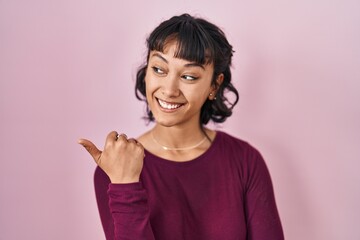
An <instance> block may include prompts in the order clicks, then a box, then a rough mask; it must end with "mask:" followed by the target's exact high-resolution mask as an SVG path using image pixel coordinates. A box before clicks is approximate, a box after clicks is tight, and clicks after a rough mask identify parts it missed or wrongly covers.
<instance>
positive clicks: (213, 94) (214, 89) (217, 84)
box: [209, 73, 224, 100]
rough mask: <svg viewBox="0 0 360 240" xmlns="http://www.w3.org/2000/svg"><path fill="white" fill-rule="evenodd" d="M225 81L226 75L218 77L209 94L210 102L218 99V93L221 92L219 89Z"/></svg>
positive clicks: (221, 74)
mask: <svg viewBox="0 0 360 240" xmlns="http://www.w3.org/2000/svg"><path fill="white" fill-rule="evenodd" d="M223 81H224V74H223V73H220V74H219V75H218V76H217V78H216V81H215V83H214V84H213V85H212V86H211V92H210V94H209V100H214V99H216V93H217V91H218V90H219V87H220V85H221V84H222V83H223Z"/></svg>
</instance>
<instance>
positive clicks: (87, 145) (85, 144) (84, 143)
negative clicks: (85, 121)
mask: <svg viewBox="0 0 360 240" xmlns="http://www.w3.org/2000/svg"><path fill="white" fill-rule="evenodd" d="M78 143H79V144H81V145H82V146H83V147H84V148H85V149H86V150H87V151H88V152H89V153H90V155H91V156H92V157H93V158H94V160H95V162H96V163H97V162H98V160H99V159H100V156H101V151H100V150H99V149H98V148H97V147H96V146H95V144H93V143H92V142H91V141H89V140H87V139H79V141H78Z"/></svg>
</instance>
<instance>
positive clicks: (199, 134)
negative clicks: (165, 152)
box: [151, 124, 207, 149]
mask: <svg viewBox="0 0 360 240" xmlns="http://www.w3.org/2000/svg"><path fill="white" fill-rule="evenodd" d="M204 132H206V129H202V128H201V126H200V125H199V126H198V127H197V128H177V127H164V126H161V125H159V124H157V125H155V127H154V128H153V129H152V130H151V134H152V136H153V138H154V139H155V142H156V143H157V144H158V145H160V146H162V148H164V147H167V148H170V149H182V148H185V149H186V148H192V147H193V146H196V145H197V144H199V143H200V144H199V145H201V143H203V142H205V140H206V138H207V135H206V134H205V133H204ZM204 138H205V140H204ZM203 140H204V141H203ZM196 147H198V146H196Z"/></svg>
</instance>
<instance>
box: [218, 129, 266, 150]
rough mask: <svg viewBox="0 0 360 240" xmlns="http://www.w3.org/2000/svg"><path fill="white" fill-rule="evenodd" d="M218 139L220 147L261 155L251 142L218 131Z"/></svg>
mask: <svg viewBox="0 0 360 240" xmlns="http://www.w3.org/2000/svg"><path fill="white" fill-rule="evenodd" d="M216 138H217V140H218V141H217V142H218V144H219V145H221V146H222V147H223V148H226V149H230V148H231V149H233V150H235V151H238V152H243V153H251V154H260V153H259V151H258V150H257V149H256V148H255V147H254V146H253V145H251V144H250V143H249V142H247V141H245V140H243V139H240V138H238V137H235V136H233V135H230V134H228V133H226V132H223V131H216Z"/></svg>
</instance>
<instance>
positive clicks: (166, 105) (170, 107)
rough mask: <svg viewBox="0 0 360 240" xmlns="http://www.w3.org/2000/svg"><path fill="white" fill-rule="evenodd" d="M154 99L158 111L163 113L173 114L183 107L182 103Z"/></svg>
mask: <svg viewBox="0 0 360 240" xmlns="http://www.w3.org/2000/svg"><path fill="white" fill-rule="evenodd" d="M155 99H156V101H157V103H158V105H159V107H160V109H161V110H162V111H164V112H175V111H177V110H179V109H180V108H181V107H182V106H183V105H184V103H179V102H168V101H165V100H163V99H160V98H156V97H155Z"/></svg>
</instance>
